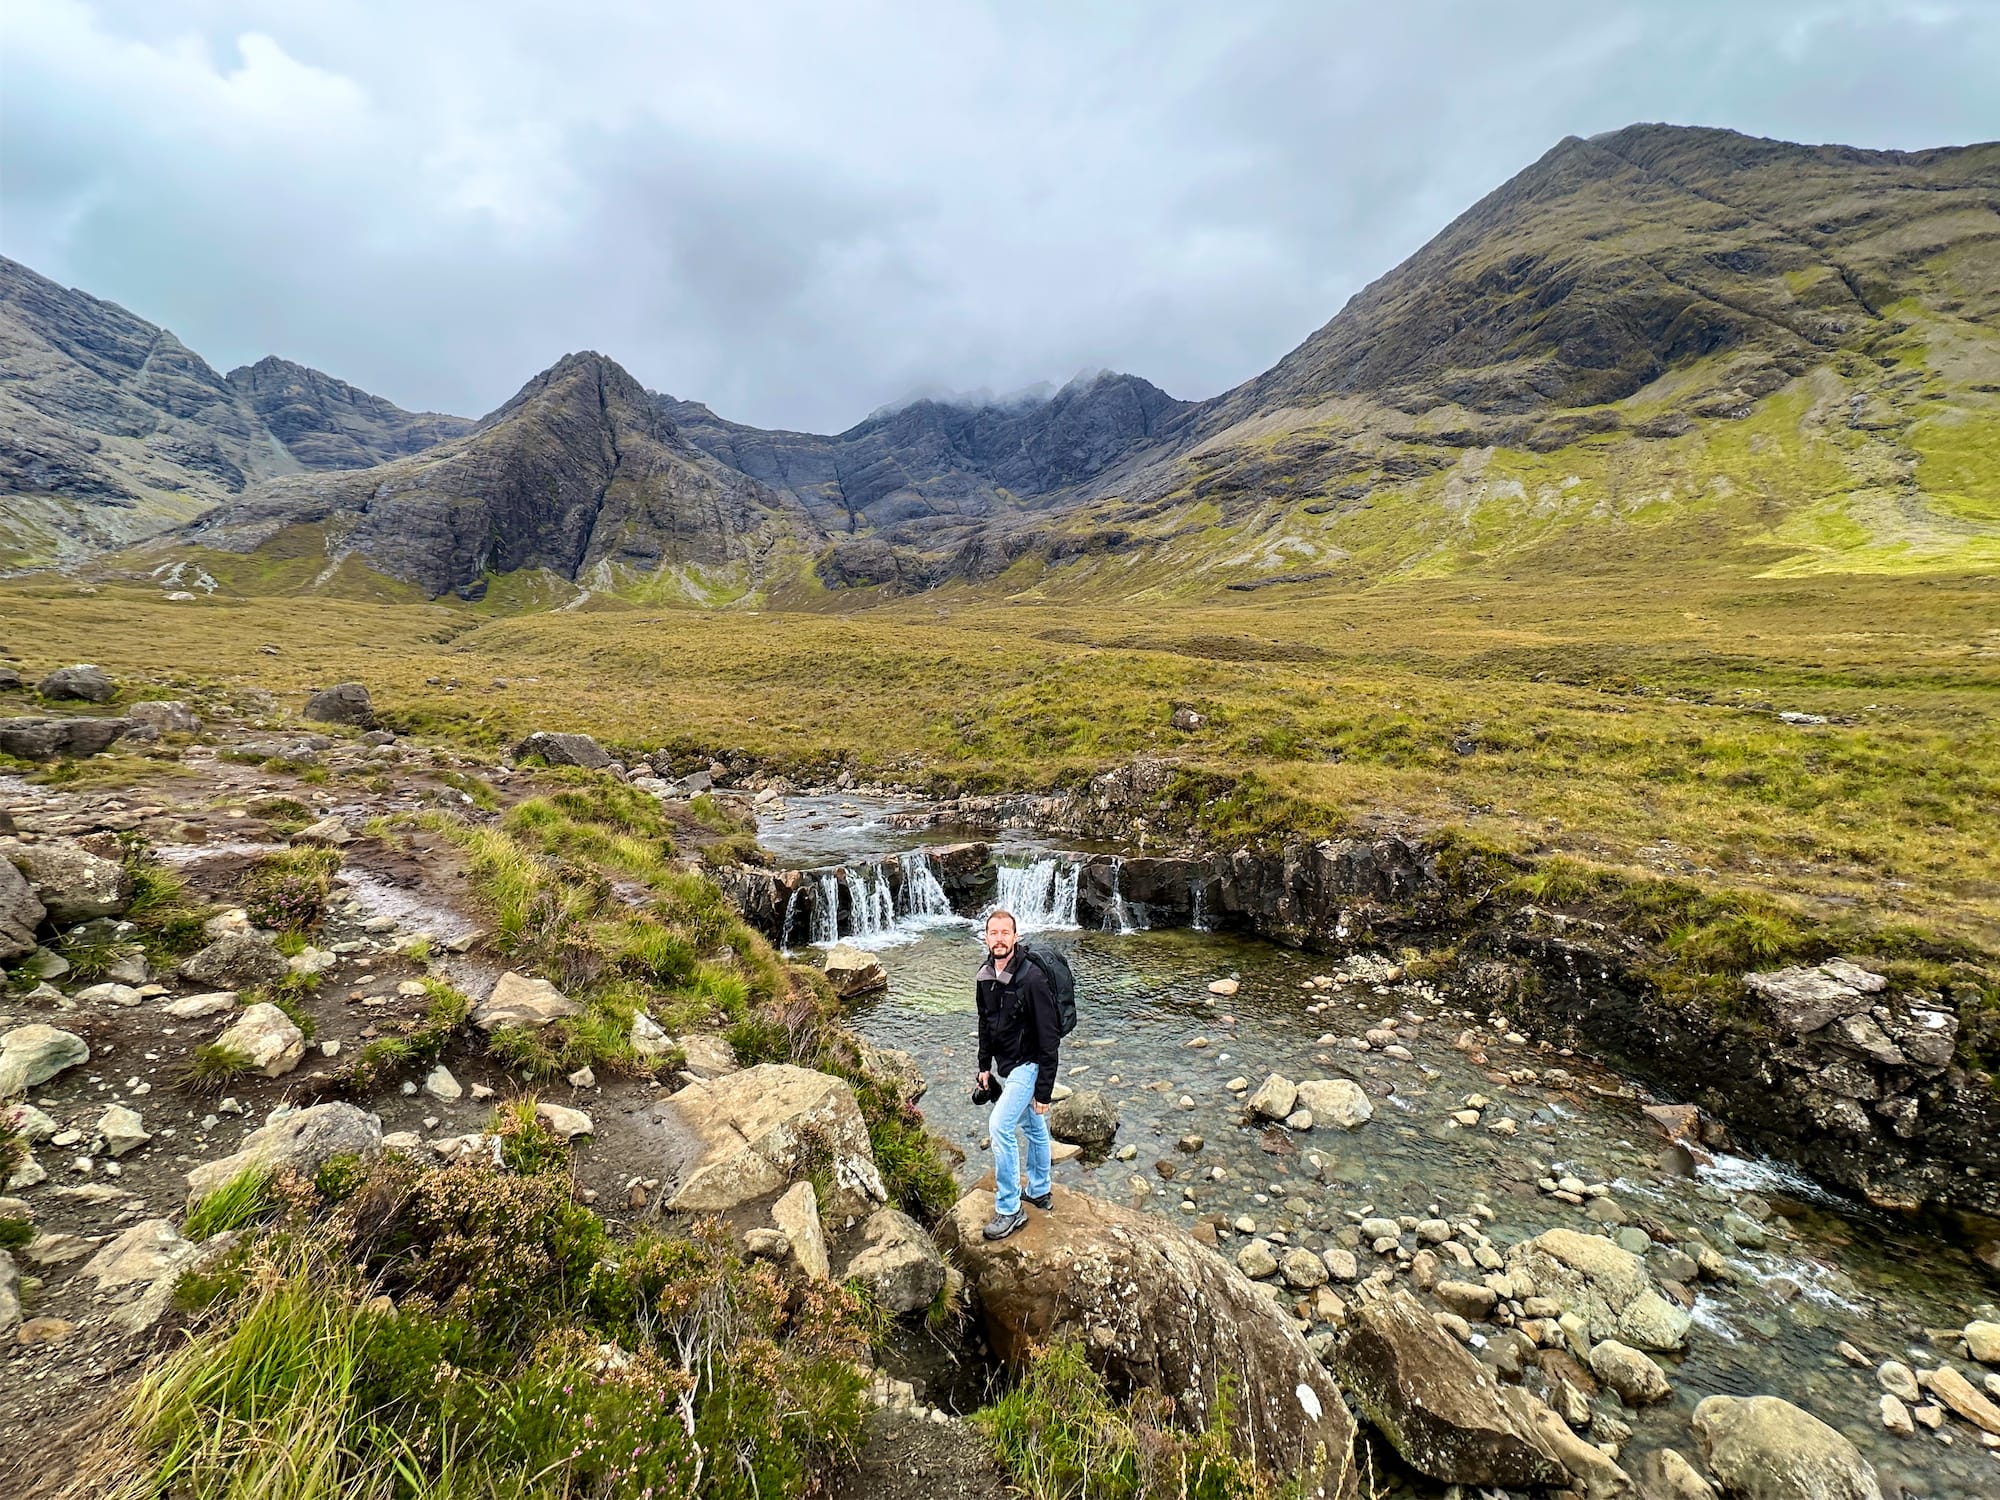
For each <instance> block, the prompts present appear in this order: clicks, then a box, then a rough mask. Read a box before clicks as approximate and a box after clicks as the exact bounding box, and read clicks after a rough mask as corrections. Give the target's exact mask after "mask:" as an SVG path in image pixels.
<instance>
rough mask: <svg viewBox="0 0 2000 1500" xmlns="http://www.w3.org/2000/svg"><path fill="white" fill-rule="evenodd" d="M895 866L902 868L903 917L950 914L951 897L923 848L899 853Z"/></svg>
mask: <svg viewBox="0 0 2000 1500" xmlns="http://www.w3.org/2000/svg"><path fill="white" fill-rule="evenodd" d="M896 863H897V866H898V867H899V868H900V869H901V870H902V872H903V900H902V912H903V915H904V916H906V917H919V918H923V917H949V916H951V915H952V910H951V898H950V897H949V896H947V895H946V894H945V893H944V886H943V884H942V883H940V882H939V880H938V878H937V872H936V871H934V870H933V869H931V857H930V855H929V853H927V852H926V851H925V850H922V849H912V850H910V851H909V852H908V853H907V854H904V855H901V856H900V857H899V858H898V859H897V861H896Z"/></svg>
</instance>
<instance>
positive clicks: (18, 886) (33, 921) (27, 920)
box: [0, 859, 48, 963]
mask: <svg viewBox="0 0 2000 1500" xmlns="http://www.w3.org/2000/svg"><path fill="white" fill-rule="evenodd" d="M47 916H48V908H46V907H44V906H43V905H42V903H41V898H40V897H38V896H37V895H36V894H35V888H34V887H33V886H32V885H30V884H28V877H27V876H26V875H23V874H22V873H21V871H20V869H19V867H17V866H16V865H15V864H14V862H13V861H12V860H8V859H0V963H7V962H9V961H11V960H13V959H17V958H19V957H20V956H21V955H22V954H23V953H33V952H34V951H35V929H36V928H38V927H40V926H41V925H42V920H43V918H45V917H47Z"/></svg>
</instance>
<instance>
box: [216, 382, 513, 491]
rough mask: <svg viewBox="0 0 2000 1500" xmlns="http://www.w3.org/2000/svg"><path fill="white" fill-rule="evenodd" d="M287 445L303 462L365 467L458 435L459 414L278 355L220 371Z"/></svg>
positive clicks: (466, 427)
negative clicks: (393, 398)
mask: <svg viewBox="0 0 2000 1500" xmlns="http://www.w3.org/2000/svg"><path fill="white" fill-rule="evenodd" d="M224 378H225V379H227V380H228V382H229V384H230V387H231V388H232V389H233V390H235V391H236V392H237V393H238V394H239V395H241V396H242V397H243V399H244V401H245V402H246V403H247V404H248V405H249V407H250V410H251V411H252V412H254V413H255V414H256V415H257V417H258V418H259V419H260V420H262V422H263V424H264V426H265V428H266V429H267V430H268V431H269V432H270V434H271V436H273V437H275V438H276V439H277V440H278V441H279V442H281V443H283V444H284V445H285V450H286V451H287V452H288V453H290V454H291V455H292V457H293V458H295V459H297V460H298V462H299V463H300V464H301V465H302V466H304V467H305V468H308V469H365V468H368V467H369V466H371V465H373V464H379V463H387V462H388V461H389V460H391V459H395V458H404V457H407V456H408V455H410V454H413V453H421V452H423V451H424V449H426V448H431V447H435V446H436V445H437V444H439V443H441V442H444V441H445V440H446V439H448V438H455V437H463V436H464V435H465V434H466V433H468V432H470V431H471V430H472V428H473V427H474V425H475V424H474V423H473V422H471V421H469V420H468V419H466V418H464V417H450V416H445V415H443V414H441V413H439V412H434V411H419V412H412V411H404V410H403V409H402V408H401V407H400V406H397V405H396V404H395V403H393V402H390V401H385V400H383V399H382V398H381V397H380V396H373V395H370V394H369V393H368V392H367V391H364V390H361V389H359V388H358V387H356V386H351V385H349V384H348V383H347V382H346V381H344V380H336V379H334V377H333V376H331V375H325V374H322V373H321V372H320V371H318V370H314V369H310V368H308V367H307V366H305V365H299V364H294V363H292V361H290V360H288V359H279V358H278V357H277V356H275V355H270V356H267V357H265V358H263V359H260V360H258V361H257V363H256V364H254V365H241V366H238V367H237V368H236V369H234V370H231V371H230V372H229V374H228V375H227V376H226V377H224Z"/></svg>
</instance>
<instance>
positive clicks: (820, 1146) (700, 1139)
mask: <svg viewBox="0 0 2000 1500" xmlns="http://www.w3.org/2000/svg"><path fill="white" fill-rule="evenodd" d="M645 1128H646V1132H647V1134H648V1136H649V1138H650V1139H651V1140H652V1141H653V1142H654V1144H655V1149H656V1150H657V1151H658V1153H659V1161H660V1177H661V1180H662V1182H663V1184H664V1186H663V1188H662V1199H663V1202H664V1204H665V1206H666V1207H667V1208H668V1209H670V1210H672V1211H674V1212H693V1213H716V1212H723V1211H726V1210H729V1209H733V1208H738V1207H740V1206H742V1205H743V1204H745V1203H749V1202H751V1201H753V1200H755V1199H758V1198H762V1197H765V1196H767V1195H769V1194H772V1193H778V1192H782V1191H783V1190H784V1189H785V1188H786V1187H787V1186H789V1185H790V1184H791V1182H792V1181H793V1179H794V1178H796V1177H798V1176H799V1175H800V1174H802V1173H804V1172H807V1171H811V1170H814V1169H819V1170H823V1171H824V1172H825V1173H826V1174H827V1182H828V1193H827V1201H826V1204H825V1207H826V1209H827V1211H828V1212H829V1213H832V1214H836V1215H841V1216H851V1217H857V1218H858V1217H860V1216H861V1215H864V1214H867V1213H869V1212H872V1211H873V1209H874V1208H875V1207H876V1205H878V1204H880V1203H882V1202H884V1201H885V1200H886V1199H887V1197H888V1194H887V1192H886V1191H885V1190H884V1188H883V1186H882V1178H881V1175H880V1174H879V1173H878V1172H877V1171H876V1169H875V1155H874V1150H873V1148H872V1146H871V1145H870V1143H869V1139H868V1125H867V1122H866V1121H865V1120H863V1119H862V1117H861V1106H860V1105H859V1104H858V1103H856V1101H855V1098H854V1090H853V1089H851V1088H850V1087H848V1085H847V1084H846V1083H845V1082H843V1081H842V1080H841V1079H838V1078H834V1077H832V1076H830V1075H829V1074H826V1073H816V1072H814V1071H812V1070H811V1069H809V1068H797V1067H792V1066H791V1065H789V1064H785V1063H764V1064H761V1065H760V1066H758V1067H754V1068H745V1069H743V1070H741V1071H740V1072H736V1073H731V1074H729V1075H728V1076H726V1077H723V1078H716V1079H711V1080H709V1081H707V1082H704V1083H693V1084H690V1085H688V1087H686V1088H684V1089H682V1090H681V1091H680V1092H679V1093H677V1094H674V1095H673V1096H672V1097H671V1098H667V1099H662V1100H660V1101H659V1102H658V1103H656V1104H654V1105H653V1107H652V1109H651V1111H650V1113H649V1115H648V1117H647V1122H646V1127H645Z"/></svg>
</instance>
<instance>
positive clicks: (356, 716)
mask: <svg viewBox="0 0 2000 1500" xmlns="http://www.w3.org/2000/svg"><path fill="white" fill-rule="evenodd" d="M305 716H306V717H307V718H308V719H312V720H315V721H316V722H318V723H321V724H352V725H354V726H355V727H356V728H357V729H373V728H374V727H375V705H374V703H373V702H371V701H370V699H369V697H368V689H367V688H366V687H364V686H363V685H362V684H361V683H358V682H337V683H335V684H334V685H333V686H332V687H330V688H322V689H320V690H319V691H318V692H317V693H314V694H313V695H312V696H311V697H310V698H308V699H306V707H305Z"/></svg>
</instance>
